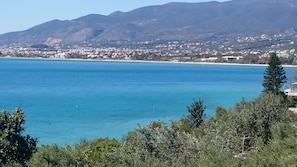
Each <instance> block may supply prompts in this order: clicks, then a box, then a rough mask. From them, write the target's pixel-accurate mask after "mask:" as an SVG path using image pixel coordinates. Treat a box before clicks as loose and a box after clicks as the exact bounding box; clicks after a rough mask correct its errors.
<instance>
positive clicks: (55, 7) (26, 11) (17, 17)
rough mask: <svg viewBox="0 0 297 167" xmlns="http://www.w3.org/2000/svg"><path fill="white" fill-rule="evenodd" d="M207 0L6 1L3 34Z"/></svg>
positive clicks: (1, 11)
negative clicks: (144, 8)
mask: <svg viewBox="0 0 297 167" xmlns="http://www.w3.org/2000/svg"><path fill="white" fill-rule="evenodd" d="M207 1H210V0H175V1H174V0H3V1H2V2H1V9H0V22H1V24H0V34H3V33H7V32H13V31H22V30H26V29H28V28H31V27H33V26H36V25H39V24H42V23H44V22H47V21H51V20H54V19H59V20H72V19H76V18H78V17H81V16H85V15H88V14H102V15H109V14H111V13H113V12H115V11H122V12H128V11H131V10H133V9H137V8H139V7H144V6H152V5H163V4H166V3H169V2H190V3H193V2H207ZM216 1H219V2H223V1H226V0H216Z"/></svg>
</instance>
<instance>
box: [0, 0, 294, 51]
mask: <svg viewBox="0 0 297 167" xmlns="http://www.w3.org/2000/svg"><path fill="white" fill-rule="evenodd" d="M296 29H297V1H296V0H232V1H227V2H205V3H169V4H166V5H161V6H149V7H143V8H139V9H135V10H133V11H130V12H115V13H113V14H111V15H108V16H103V15H98V14H91V15H87V16H83V17H80V18H77V19H74V20H66V21H61V20H53V21H50V22H46V23H43V24H41V25H37V26H35V27H32V28H30V29H28V30H25V31H20V32H11V33H7V34H3V35H0V45H6V44H13V43H20V44H26V45H32V44H42V43H44V44H48V45H50V44H54V43H65V44H76V43H81V42H83V41H86V40H87V41H90V42H101V41H110V40H126V41H127V40H128V41H145V40H156V39H160V40H209V39H221V38H228V37H234V36H244V35H256V34H263V33H272V34H273V33H279V32H283V31H286V30H293V31H295V30H296Z"/></svg>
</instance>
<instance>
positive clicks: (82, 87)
mask: <svg viewBox="0 0 297 167" xmlns="http://www.w3.org/2000/svg"><path fill="white" fill-rule="evenodd" d="M265 68H266V67H265V66H248V65H226V64H191V63H165V62H164V63H162V62H117V61H85V60H50V59H16V58H1V59H0V80H1V82H0V109H1V110H7V111H10V112H11V111H13V110H14V109H15V108H17V107H18V108H21V109H23V110H24V111H25V119H26V122H25V125H24V126H25V128H26V129H25V132H24V134H29V135H30V136H32V137H37V138H38V140H39V144H52V143H56V144H58V145H64V144H70V145H71V144H74V143H75V142H79V141H80V140H82V139H87V140H93V139H96V138H100V137H109V138H116V139H118V140H121V139H122V138H123V137H125V135H126V134H127V132H129V131H132V130H134V129H135V128H137V127H138V126H146V125H147V124H148V123H149V122H152V121H157V120H161V121H164V122H167V123H168V124H169V123H170V121H172V120H179V119H181V118H183V117H185V116H186V115H187V114H188V112H187V106H190V105H191V104H192V102H193V101H194V100H199V99H201V100H203V102H204V105H205V106H206V117H207V118H211V117H213V116H215V108H216V107H217V106H222V107H225V108H227V109H228V108H231V107H232V106H234V104H235V103H237V102H240V101H241V100H242V99H246V100H252V99H254V98H256V97H257V96H259V95H260V94H261V91H262V81H263V74H264V71H265Z"/></svg>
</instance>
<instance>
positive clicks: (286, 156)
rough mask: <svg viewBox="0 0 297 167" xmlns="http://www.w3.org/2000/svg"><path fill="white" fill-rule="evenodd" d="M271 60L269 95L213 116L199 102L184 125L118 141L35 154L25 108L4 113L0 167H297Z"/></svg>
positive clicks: (295, 126)
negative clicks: (26, 126) (26, 130)
mask: <svg viewBox="0 0 297 167" xmlns="http://www.w3.org/2000/svg"><path fill="white" fill-rule="evenodd" d="M270 62H271V63H270V64H269V66H268V67H267V70H266V73H265V77H264V83H265V84H264V83H263V86H264V85H265V86H266V87H265V86H264V87H265V90H267V91H263V94H262V95H260V96H259V97H257V98H255V99H254V100H251V101H246V100H242V101H241V102H239V103H237V104H235V105H234V107H232V108H230V109H225V108H223V107H217V108H216V116H215V117H213V118H211V119H205V116H204V115H205V113H204V111H205V108H206V107H205V106H204V104H203V101H202V100H200V99H199V100H198V101H196V100H194V102H193V103H192V104H191V105H190V106H189V107H188V115H186V116H185V117H184V118H182V119H181V120H178V121H171V122H170V123H165V122H163V121H154V122H151V123H150V124H148V125H147V126H145V127H142V126H138V127H137V128H136V129H135V130H133V131H131V132H128V133H127V135H126V137H124V138H123V139H122V140H121V141H119V140H116V139H109V138H98V139H96V140H93V141H87V140H82V141H80V142H79V143H75V144H74V145H73V146H69V145H65V146H57V145H56V144H52V145H42V146H40V147H38V148H37V149H35V148H36V139H32V138H31V137H30V136H26V137H25V136H22V135H21V132H22V131H23V130H24V128H23V127H22V124H23V122H24V113H23V111H22V110H19V109H17V110H16V111H15V112H14V113H13V114H12V115H10V114H9V113H8V112H6V111H3V112H1V115H0V116H1V117H0V118H1V119H0V121H1V122H0V123H1V140H0V142H1V147H0V151H1V159H0V160H1V161H0V166H28V167H36V166H41V167H56V166H59V167H60V166H61V167H71V166H73V167H74V166H75V167H88V166H94V167H95V166H115V167H118V166H121V167H138V166H141V167H152V166H154V167H155V166H156V167H167V166H187V167H197V166H198V167H200V166H201V167H204V166H205V167H212V166H213V167H215V166H223V167H224V166H226V167H253V166H255V167H256V166H296V165H297V155H296V154H295V152H296V150H297V143H296V139H297V115H296V114H294V113H293V112H292V111H290V110H288V108H287V104H288V98H286V97H284V95H283V94H282V93H280V87H281V85H282V83H283V81H285V76H284V73H283V72H282V67H281V65H279V64H278V61H275V59H274V56H273V55H272V56H271V60H270ZM273 62H274V63H273ZM272 71H276V73H279V74H280V75H274V74H275V73H271V72H272ZM280 76H282V77H280ZM274 77H279V78H280V79H279V80H276V79H275V78H274ZM270 80H273V81H275V82H270ZM266 83H268V84H266ZM270 84H271V85H270ZM270 88H271V89H270Z"/></svg>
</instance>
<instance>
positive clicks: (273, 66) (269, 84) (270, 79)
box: [262, 53, 287, 94]
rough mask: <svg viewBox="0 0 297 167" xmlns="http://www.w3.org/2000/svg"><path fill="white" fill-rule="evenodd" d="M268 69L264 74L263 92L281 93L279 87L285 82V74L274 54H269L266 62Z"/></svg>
mask: <svg viewBox="0 0 297 167" xmlns="http://www.w3.org/2000/svg"><path fill="white" fill-rule="evenodd" d="M268 65H269V66H268V67H267V68H266V71H265V74H264V81H263V84H262V85H263V87H264V90H263V91H264V92H266V93H268V92H271V93H276V94H279V93H281V90H280V89H281V87H282V86H283V84H284V83H286V81H287V77H286V73H285V70H284V68H283V67H282V65H281V61H280V59H279V58H278V57H277V56H276V53H272V54H270V59H269V61H268Z"/></svg>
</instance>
